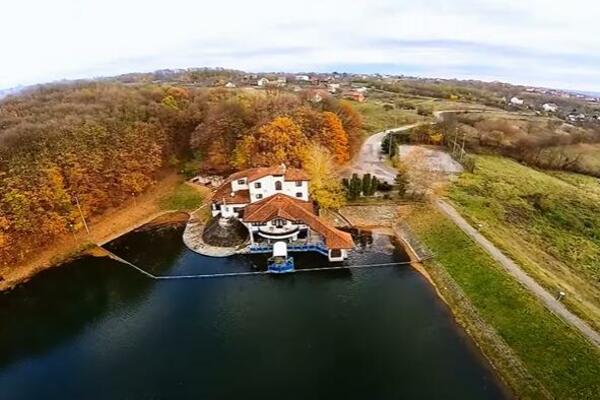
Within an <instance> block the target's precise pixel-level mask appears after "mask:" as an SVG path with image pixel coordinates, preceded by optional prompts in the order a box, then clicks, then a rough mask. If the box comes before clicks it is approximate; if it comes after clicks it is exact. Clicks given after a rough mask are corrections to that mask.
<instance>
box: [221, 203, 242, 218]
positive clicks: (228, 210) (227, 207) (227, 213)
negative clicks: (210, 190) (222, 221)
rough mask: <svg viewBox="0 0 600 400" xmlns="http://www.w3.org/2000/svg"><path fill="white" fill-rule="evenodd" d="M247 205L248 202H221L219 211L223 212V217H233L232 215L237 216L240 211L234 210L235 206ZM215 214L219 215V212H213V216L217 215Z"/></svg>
mask: <svg viewBox="0 0 600 400" xmlns="http://www.w3.org/2000/svg"><path fill="white" fill-rule="evenodd" d="M245 206H246V204H221V206H220V210H219V211H220V213H221V217H223V218H231V217H236V218H237V217H238V216H239V215H238V213H236V212H234V211H233V210H234V209H235V208H238V207H240V208H243V207H245ZM215 215H218V213H217V214H215V213H214V212H213V216H215Z"/></svg>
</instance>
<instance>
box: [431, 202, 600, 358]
mask: <svg viewBox="0 0 600 400" xmlns="http://www.w3.org/2000/svg"><path fill="white" fill-rule="evenodd" d="M435 205H436V206H437V208H438V210H440V211H441V212H442V213H444V214H445V215H446V216H448V218H450V219H451V220H452V221H453V222H454V223H455V224H456V225H457V226H458V227H459V228H460V229H461V230H462V231H463V232H464V233H466V234H467V235H468V236H469V237H470V238H471V239H473V240H474V241H475V243H477V244H479V246H481V247H482V248H483V249H484V250H485V251H486V252H487V253H488V254H489V255H490V256H492V258H493V259H494V260H496V261H497V262H498V263H500V265H502V266H503V267H504V268H505V269H506V270H507V271H508V273H509V274H511V275H512V276H513V277H515V278H516V279H517V281H519V283H521V284H522V285H523V286H525V288H526V289H528V290H529V291H530V292H531V293H533V294H534V295H535V296H536V297H537V298H538V299H540V300H541V301H542V303H544V305H545V306H546V307H547V308H548V309H549V310H550V311H552V312H553V313H554V314H556V315H557V316H559V317H560V318H562V319H563V320H564V321H565V322H567V323H568V324H570V325H572V326H573V327H575V328H577V329H578V330H579V331H580V332H581V333H582V334H583V335H584V336H585V337H587V338H588V339H589V340H590V341H591V342H592V343H593V344H595V345H596V346H598V347H600V334H598V332H596V331H595V330H594V329H592V327H590V326H589V325H588V324H587V323H586V322H585V321H583V320H582V319H580V318H579V317H578V316H576V315H575V314H573V313H572V312H570V311H569V310H568V309H567V308H566V307H565V306H564V305H563V304H562V303H561V302H559V301H557V300H556V299H555V298H554V296H552V295H551V294H550V293H548V292H547V291H546V289H544V288H543V287H541V286H540V285H539V284H538V283H537V282H536V281H535V280H534V279H533V278H531V277H530V276H529V275H527V274H526V273H525V272H524V271H523V270H522V269H521V268H520V267H519V266H518V265H517V264H515V262H514V261H512V260H511V259H510V258H508V257H507V256H505V255H504V254H503V253H502V252H501V251H500V250H499V249H498V248H497V247H496V246H494V245H493V244H492V242H490V241H489V240H487V239H486V238H485V237H484V236H483V235H482V234H481V233H479V232H478V231H477V230H476V229H475V228H473V227H472V226H471V225H470V224H469V223H468V222H467V221H466V220H465V219H464V218H463V217H461V216H460V214H459V213H458V211H456V209H455V208H454V207H452V205H450V204H449V203H447V202H445V201H443V200H441V199H438V200H436V201H435Z"/></svg>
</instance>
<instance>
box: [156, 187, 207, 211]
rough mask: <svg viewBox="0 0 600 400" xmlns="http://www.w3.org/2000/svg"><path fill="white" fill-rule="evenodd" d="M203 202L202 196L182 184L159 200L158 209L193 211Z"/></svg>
mask: <svg viewBox="0 0 600 400" xmlns="http://www.w3.org/2000/svg"><path fill="white" fill-rule="evenodd" d="M202 201H203V196H202V194H201V193H200V192H199V191H198V190H196V189H195V188H193V187H191V186H189V185H187V184H185V183H182V184H180V185H179V186H177V187H176V188H175V190H174V191H173V192H172V193H170V194H168V195H167V196H165V197H163V198H162V199H160V203H159V205H160V208H161V209H163V210H179V211H193V210H195V209H196V208H198V207H200V205H201V204H202Z"/></svg>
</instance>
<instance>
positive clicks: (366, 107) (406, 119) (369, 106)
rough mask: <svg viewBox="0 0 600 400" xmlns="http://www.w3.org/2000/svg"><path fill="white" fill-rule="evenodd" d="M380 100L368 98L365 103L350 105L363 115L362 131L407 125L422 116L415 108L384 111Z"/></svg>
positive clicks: (377, 130)
mask: <svg viewBox="0 0 600 400" xmlns="http://www.w3.org/2000/svg"><path fill="white" fill-rule="evenodd" d="M383 104H384V103H382V102H378V101H372V100H369V101H367V102H365V103H353V104H352V106H353V107H354V108H355V109H356V110H357V111H358V112H359V113H360V114H361V115H362V116H363V131H364V132H365V133H366V134H368V135H372V134H373V133H377V132H381V131H383V130H385V129H389V128H395V127H398V126H401V125H408V124H412V123H415V122H418V121H422V120H423V119H424V118H423V117H422V116H420V115H417V113H416V111H415V110H398V109H393V110H389V111H386V110H385V109H384V108H383Z"/></svg>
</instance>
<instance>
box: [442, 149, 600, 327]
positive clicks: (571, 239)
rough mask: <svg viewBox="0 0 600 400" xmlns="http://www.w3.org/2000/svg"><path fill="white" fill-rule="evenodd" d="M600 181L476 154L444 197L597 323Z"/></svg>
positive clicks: (599, 303) (599, 320)
mask: <svg viewBox="0 0 600 400" xmlns="http://www.w3.org/2000/svg"><path fill="white" fill-rule="evenodd" d="M599 190H600V185H599V184H598V183H597V181H594V180H593V179H592V178H588V177H584V176H581V175H575V174H567V173H557V174H555V175H550V174H547V173H544V172H541V171H537V170H533V169H531V168H528V167H525V166H523V165H521V164H518V163H516V162H514V161H511V160H509V159H505V158H500V157H492V156H479V157H477V170H476V172H475V173H474V174H463V175H462V176H461V178H460V179H459V180H458V182H457V183H456V184H455V185H454V186H453V187H452V188H451V189H450V191H449V197H450V198H451V199H452V200H453V202H454V203H455V204H456V205H457V206H458V208H459V210H460V212H461V213H462V214H463V215H464V216H465V217H466V218H468V219H469V220H470V221H471V222H472V223H474V224H480V226H481V231H482V233H484V234H485V236H486V237H488V238H489V239H490V240H492V241H493V242H494V243H495V244H496V245H497V246H498V247H500V248H501V249H502V250H503V251H504V252H506V253H507V254H508V255H509V256H510V257H512V258H513V259H514V260H515V261H517V263H519V264H520V265H521V266H522V267H523V268H525V269H526V270H527V272H528V273H529V274H531V275H532V276H534V277H535V278H536V279H537V280H538V281H539V282H540V283H541V284H543V285H544V286H545V287H546V288H548V290H550V291H551V292H557V291H558V290H563V291H565V292H566V293H567V296H566V299H565V302H566V304H567V305H568V306H569V307H570V308H571V309H573V310H574V311H575V312H577V313H578V314H579V315H580V316H581V317H583V318H585V319H587V320H589V321H590V322H591V323H592V324H593V325H594V326H595V327H596V328H597V329H598V328H600V283H599V278H600V192H599Z"/></svg>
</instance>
